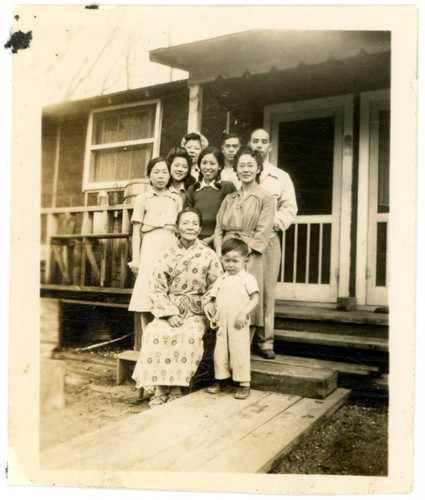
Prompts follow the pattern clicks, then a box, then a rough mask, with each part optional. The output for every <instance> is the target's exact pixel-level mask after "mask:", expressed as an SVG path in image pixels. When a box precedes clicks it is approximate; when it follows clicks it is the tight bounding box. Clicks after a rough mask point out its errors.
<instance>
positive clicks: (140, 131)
mask: <svg viewBox="0 0 425 500" xmlns="http://www.w3.org/2000/svg"><path fill="white" fill-rule="evenodd" d="M155 114H156V104H149V105H145V106H140V107H136V108H128V109H125V110H122V109H121V110H117V111H103V112H101V113H96V114H95V115H94V134H93V144H107V143H111V142H123V141H136V140H140V139H153V136H154V128H155Z"/></svg>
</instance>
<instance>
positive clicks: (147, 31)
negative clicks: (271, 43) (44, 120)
mask: <svg viewBox="0 0 425 500" xmlns="http://www.w3.org/2000/svg"><path fill="white" fill-rule="evenodd" d="M278 8H279V7H278ZM272 9H273V8H272ZM274 9H276V7H274ZM268 12H269V11H265V10H264V9H259V8H258V7H255V6H252V7H241V6H212V7H202V6H187V5H186V6H165V7H164V6H142V7H140V6H138V7H135V6H119V7H112V6H103V7H100V8H99V9H96V10H94V9H86V8H84V6H83V5H79V6H50V5H47V6H31V5H24V6H21V7H17V8H16V9H15V20H14V28H13V29H14V31H17V30H21V31H23V32H24V33H26V32H28V31H31V32H32V36H33V40H32V42H31V46H30V49H28V50H24V51H19V52H18V54H15V55H14V60H16V63H17V64H18V65H19V66H20V67H21V68H25V69H26V71H27V72H28V73H32V74H33V75H34V77H35V78H39V79H40V80H42V82H43V85H40V92H41V94H40V101H41V103H42V104H43V105H45V104H51V103H56V102H60V101H62V100H64V99H65V100H69V99H79V98H84V97H92V96H94V95H99V94H101V93H112V92H116V91H121V90H126V89H127V88H140V87H144V86H149V85H154V84H158V83H164V82H168V81H170V79H173V80H176V79H184V78H186V77H187V74H186V73H185V72H183V71H180V70H176V69H174V70H172V71H171V69H170V68H169V67H167V66H163V65H160V64H157V63H152V62H150V61H149V51H150V50H153V49H157V48H160V47H167V46H170V45H179V44H183V43H188V42H193V41H197V40H201V39H206V38H211V37H215V36H221V35H225V34H228V33H234V32H237V31H245V30H248V29H256V28H257V29H258V28H266V29H278V28H281V27H282V26H283V17H284V16H283V11H282V10H279V11H276V10H272V11H270V14H269V13H268ZM276 13H277V15H276ZM127 68H129V75H130V77H129V79H128V81H127V77H126V73H127Z"/></svg>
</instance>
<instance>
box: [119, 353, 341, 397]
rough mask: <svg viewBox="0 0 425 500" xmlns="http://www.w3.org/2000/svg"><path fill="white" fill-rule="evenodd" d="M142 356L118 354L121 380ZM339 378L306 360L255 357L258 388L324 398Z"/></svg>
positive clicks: (254, 378)
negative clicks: (309, 363)
mask: <svg viewBox="0 0 425 500" xmlns="http://www.w3.org/2000/svg"><path fill="white" fill-rule="evenodd" d="M138 357H139V353H138V351H125V352H122V353H120V354H117V384H121V383H122V382H123V381H124V379H125V377H128V374H129V373H131V370H132V368H133V366H134V363H136V361H137V359H138ZM278 360H279V358H278ZM337 381H338V375H337V373H336V371H335V370H330V369H326V368H324V367H311V366H307V365H306V363H304V364H298V365H297V364H295V363H286V364H284V363H279V362H275V363H267V362H266V361H265V360H264V359H263V358H260V357H258V356H253V357H252V360H251V385H252V387H254V388H255V389H262V390H271V391H276V392H281V393H285V394H297V395H299V396H302V397H309V398H320V399H323V398H325V397H326V396H328V394H330V393H331V392H332V391H334V390H335V389H336V387H337Z"/></svg>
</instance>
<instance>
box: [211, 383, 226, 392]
mask: <svg viewBox="0 0 425 500" xmlns="http://www.w3.org/2000/svg"><path fill="white" fill-rule="evenodd" d="M223 389H224V384H223V382H216V383H215V384H213V385H210V386H209V387H208V388H207V392H208V393H209V394H218V393H219V392H221V391H222V390H223Z"/></svg>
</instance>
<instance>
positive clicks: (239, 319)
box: [235, 311, 248, 330]
mask: <svg viewBox="0 0 425 500" xmlns="http://www.w3.org/2000/svg"><path fill="white" fill-rule="evenodd" d="M247 323H248V315H247V314H245V313H244V312H242V311H241V312H240V313H239V314H238V315H237V316H236V318H235V328H236V329H237V330H240V329H241V328H243V327H244V326H245V325H246V324H247Z"/></svg>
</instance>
